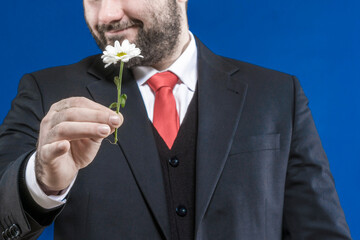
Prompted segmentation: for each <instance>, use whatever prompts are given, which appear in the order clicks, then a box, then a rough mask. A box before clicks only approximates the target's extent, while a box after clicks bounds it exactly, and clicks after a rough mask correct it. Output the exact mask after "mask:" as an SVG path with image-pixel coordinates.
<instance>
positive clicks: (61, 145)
mask: <svg viewBox="0 0 360 240" xmlns="http://www.w3.org/2000/svg"><path fill="white" fill-rule="evenodd" d="M69 149H70V142H69V141H67V140H63V141H58V142H53V143H50V144H46V145H44V146H42V148H41V151H40V154H39V157H40V159H42V160H50V159H55V158H57V157H60V156H62V155H64V154H65V153H67V152H68V151H69Z"/></svg>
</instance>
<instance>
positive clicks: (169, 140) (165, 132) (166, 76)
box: [147, 71, 180, 149]
mask: <svg viewBox="0 0 360 240" xmlns="http://www.w3.org/2000/svg"><path fill="white" fill-rule="evenodd" d="M177 81H178V77H177V76H176V75H175V74H173V73H172V72H169V71H167V72H162V73H157V74H155V75H154V76H152V77H151V78H150V79H149V80H148V81H147V83H148V85H149V86H150V88H151V89H152V90H153V91H154V92H155V106H154V117H153V124H154V127H155V128H156V130H157V131H158V133H159V134H160V136H161V137H162V138H163V139H164V141H165V143H166V145H167V146H168V148H169V149H171V147H172V145H173V143H174V141H175V138H176V135H177V133H178V131H179V126H180V123H179V115H178V113H177V110H176V102H175V98H174V95H173V93H172V91H173V88H174V86H175V84H176V83H177Z"/></svg>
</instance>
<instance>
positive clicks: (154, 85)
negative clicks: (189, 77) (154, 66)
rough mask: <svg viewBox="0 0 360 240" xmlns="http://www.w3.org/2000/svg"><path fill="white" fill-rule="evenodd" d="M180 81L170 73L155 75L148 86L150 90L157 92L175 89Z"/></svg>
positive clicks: (148, 82)
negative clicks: (165, 88)
mask: <svg viewBox="0 0 360 240" xmlns="http://www.w3.org/2000/svg"><path fill="white" fill-rule="evenodd" d="M177 81H178V77H177V76H176V75H175V74H174V73H172V72H169V71H166V72H161V73H157V74H154V75H153V76H152V77H151V78H150V79H149V80H148V81H147V84H148V85H149V86H150V88H151V89H152V90H153V91H154V92H156V91H158V90H159V89H160V88H162V87H169V88H171V89H173V88H174V86H175V84H176V83H177Z"/></svg>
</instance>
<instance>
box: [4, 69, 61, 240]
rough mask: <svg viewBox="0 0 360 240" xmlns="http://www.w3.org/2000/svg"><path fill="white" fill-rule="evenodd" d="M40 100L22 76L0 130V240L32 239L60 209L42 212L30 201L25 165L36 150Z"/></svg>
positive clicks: (31, 80) (27, 77) (32, 81)
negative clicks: (14, 238)
mask: <svg viewBox="0 0 360 240" xmlns="http://www.w3.org/2000/svg"><path fill="white" fill-rule="evenodd" d="M42 106H43V105H42V98H41V93H40V91H39V88H38V86H37V84H36V81H35V79H34V78H33V77H32V75H25V76H24V77H23V78H22V79H21V81H20V84H19V88H18V94H17V96H16V98H15V99H14V100H13V102H12V105H11V109H10V111H9V113H8V115H7V116H6V118H5V120H4V122H3V124H2V125H1V127H0V239H7V237H8V238H9V239H11V237H20V238H21V239H36V238H37V237H38V236H39V235H40V234H41V232H42V230H43V229H44V227H45V226H47V225H49V224H51V222H52V221H53V220H54V218H55V217H56V215H57V214H58V213H59V212H60V211H61V208H58V209H55V210H51V211H49V210H46V209H42V208H41V207H40V206H38V205H37V204H36V203H35V202H34V201H33V199H32V198H31V196H30V194H29V192H28V190H27V188H26V183H25V171H24V170H25V166H26V162H27V160H28V158H29V157H30V156H31V154H32V153H33V152H34V151H35V149H36V143H37V138H38V133H39V127H40V122H41V119H42V118H43V117H44V110H43V107H42Z"/></svg>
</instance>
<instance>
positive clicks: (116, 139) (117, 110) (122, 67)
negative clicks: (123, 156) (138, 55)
mask: <svg viewBox="0 0 360 240" xmlns="http://www.w3.org/2000/svg"><path fill="white" fill-rule="evenodd" d="M123 70H124V62H123V61H121V63H120V72H119V85H118V87H117V105H116V113H119V112H120V98H121V84H122V75H123ZM117 133H118V129H115V140H114V144H116V143H117V141H118V138H117Z"/></svg>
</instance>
